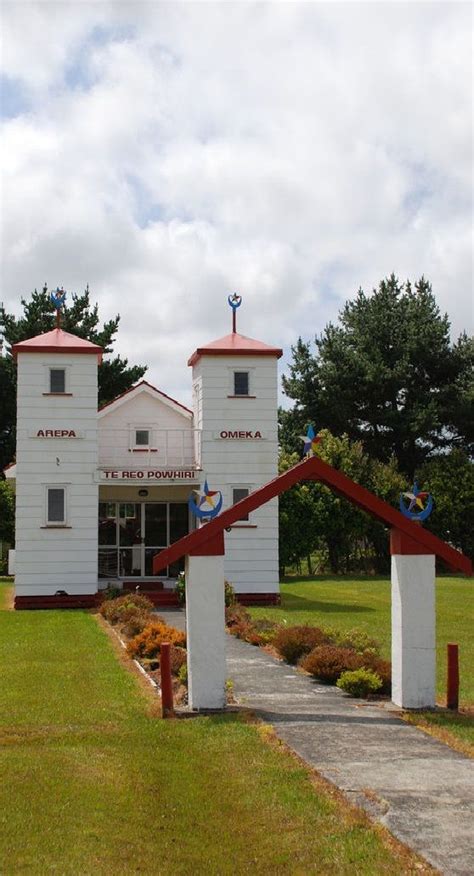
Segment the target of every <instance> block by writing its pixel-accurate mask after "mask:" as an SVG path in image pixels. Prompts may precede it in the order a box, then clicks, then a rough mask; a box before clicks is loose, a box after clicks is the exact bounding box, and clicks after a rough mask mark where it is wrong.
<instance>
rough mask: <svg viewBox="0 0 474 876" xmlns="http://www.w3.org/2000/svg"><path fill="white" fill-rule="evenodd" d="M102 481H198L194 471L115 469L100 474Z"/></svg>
mask: <svg viewBox="0 0 474 876" xmlns="http://www.w3.org/2000/svg"><path fill="white" fill-rule="evenodd" d="M100 479H101V481H198V480H199V475H198V473H197V472H195V471H193V470H192V469H178V470H176V471H174V470H172V469H113V470H110V471H101V472H100Z"/></svg>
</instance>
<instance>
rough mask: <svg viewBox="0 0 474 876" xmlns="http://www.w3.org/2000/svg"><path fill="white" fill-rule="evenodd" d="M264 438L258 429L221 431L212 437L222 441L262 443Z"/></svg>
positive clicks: (263, 434)
mask: <svg viewBox="0 0 474 876" xmlns="http://www.w3.org/2000/svg"><path fill="white" fill-rule="evenodd" d="M265 437H266V435H265V433H264V432H261V431H260V430H259V429H222V430H221V431H220V432H216V433H215V435H214V438H220V439H221V440H224V441H229V440H230V441H236V440H237V441H262V440H263V439H264V438H265Z"/></svg>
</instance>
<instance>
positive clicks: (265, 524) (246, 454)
mask: <svg viewBox="0 0 474 876" xmlns="http://www.w3.org/2000/svg"><path fill="white" fill-rule="evenodd" d="M234 371H249V373H250V394H251V396H255V398H252V397H245V396H244V397H238V398H235V397H234V398H233V397H229V396H230V395H231V393H232V378H233V372H234ZM193 397H194V410H195V424H196V427H197V428H198V429H199V428H200V429H202V438H201V463H202V468H203V475H204V476H205V477H207V479H208V482H209V487H210V489H212V490H222V493H223V497H224V504H223V507H224V508H229V507H230V506H231V505H232V504H233V502H232V489H233V487H246V488H248V489H249V490H250V492H252V491H253V490H255V489H256V488H257V487H261V486H263V485H264V484H266V483H267V482H268V481H269V480H271V479H272V478H274V477H276V475H277V474H278V431H277V430H278V425H277V409H278V399H277V357H276V356H271V355H268V356H267V355H264V356H252V355H250V354H249V355H248V356H247V355H245V356H244V355H238V356H235V355H234V356H232V355H231V354H230V355H228V356H226V355H219V356H213V355H212V354H206V353H203V354H202V355H201V357H200V358H199V359H198V361H197V362H196V364H195V365H194V367H193ZM222 432H227V433H229V432H251V433H252V434H253V435H255V433H256V432H260V433H261V435H262V438H255V437H241V438H239V437H227V438H222V437H220V435H221V433H222ZM224 570H225V577H226V578H227V580H229V581H230V582H231V583H232V584H233V586H234V587H235V589H236V591H237V592H239V593H278V592H279V576H278V500H277V499H272V500H271V501H270V502H268V503H267V504H265V505H263V506H262V507H261V508H259V509H257V510H256V511H254V512H252V514H251V515H250V520H249V521H242V522H241V523H240V524H239V523H237V524H235V526H233V527H232V530H231V531H230V532H227V533H226V534H225V566H224Z"/></svg>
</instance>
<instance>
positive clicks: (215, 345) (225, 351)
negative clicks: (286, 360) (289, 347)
mask: <svg viewBox="0 0 474 876" xmlns="http://www.w3.org/2000/svg"><path fill="white" fill-rule="evenodd" d="M201 356H276V357H277V359H279V358H280V356H283V350H280V348H279V347H270V346H269V345H268V344H264V343H263V341H256V340H254V339H253V338H246V337H245V335H239V334H238V332H231V334H230V335H224V337H223V338H218V339H217V340H216V341H210V343H209V344H206V345H205V347H198V348H197V350H196V351H195V352H194V353H193V355H192V356H191V357H190V358H189V359H188V365H195V364H196V362H197V361H198V360H199V359H200V358H201Z"/></svg>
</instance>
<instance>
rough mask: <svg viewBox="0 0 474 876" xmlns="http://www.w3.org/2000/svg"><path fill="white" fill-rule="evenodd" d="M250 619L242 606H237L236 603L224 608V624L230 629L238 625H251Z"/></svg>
mask: <svg viewBox="0 0 474 876" xmlns="http://www.w3.org/2000/svg"><path fill="white" fill-rule="evenodd" d="M251 621H252V618H251V616H250V612H249V611H247V609H246V608H244V606H243V605H239V603H238V602H235V603H234V604H233V605H228V606H226V610H225V622H226V624H227V626H228V627H230V628H231V629H232V627H235V626H237V625H238V624H243V623H246V624H249V623H251Z"/></svg>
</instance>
